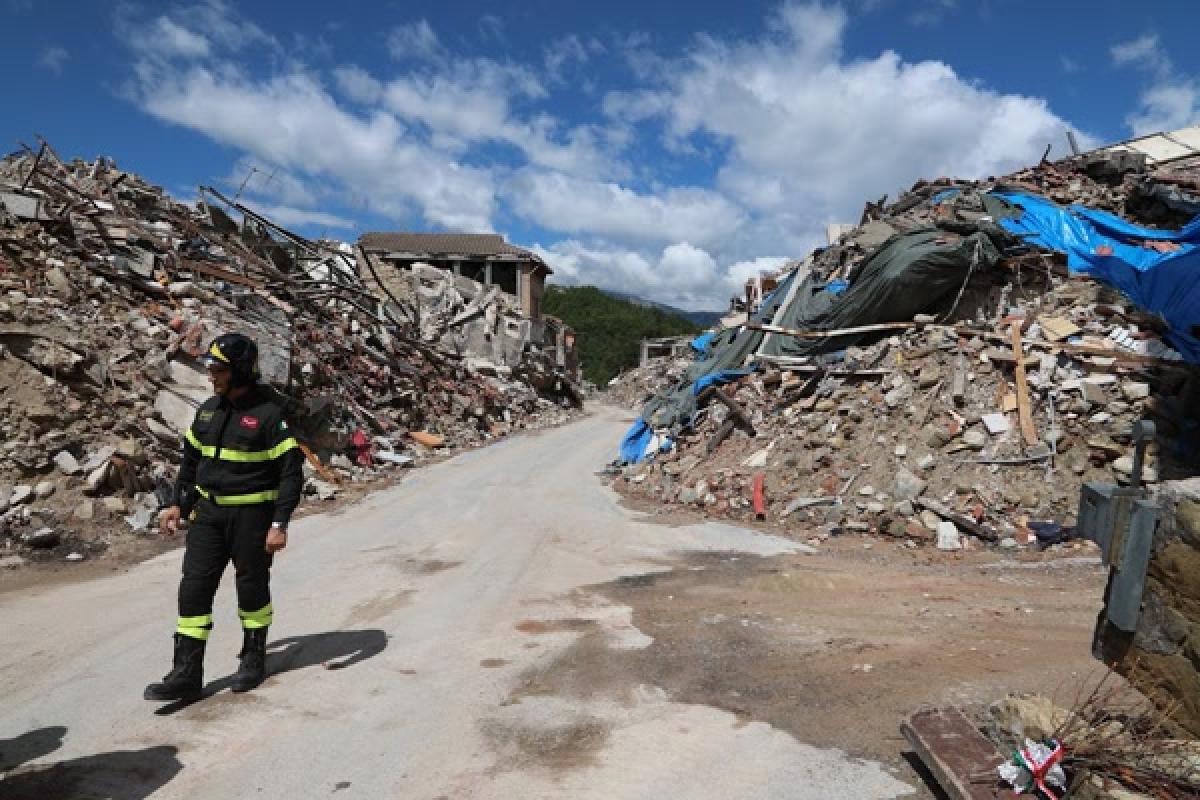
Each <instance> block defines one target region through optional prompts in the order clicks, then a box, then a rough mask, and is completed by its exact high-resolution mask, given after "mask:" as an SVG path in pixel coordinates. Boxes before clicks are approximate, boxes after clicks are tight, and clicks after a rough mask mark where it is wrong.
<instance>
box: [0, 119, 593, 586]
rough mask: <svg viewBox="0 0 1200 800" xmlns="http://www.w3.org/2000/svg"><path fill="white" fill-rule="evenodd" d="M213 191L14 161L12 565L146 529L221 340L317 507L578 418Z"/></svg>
mask: <svg viewBox="0 0 1200 800" xmlns="http://www.w3.org/2000/svg"><path fill="white" fill-rule="evenodd" d="M201 197H202V199H201V200H200V201H198V202H197V203H196V205H195V206H194V207H193V206H188V205H185V204H182V203H179V202H177V201H175V200H173V199H172V198H170V197H169V196H167V195H166V194H165V193H164V192H163V190H162V189H161V188H159V187H156V186H152V185H150V184H148V183H147V182H145V181H143V180H142V179H141V178H139V177H138V176H136V175H134V174H131V173H128V172H123V171H121V170H119V169H118V168H117V167H116V165H115V164H113V163H112V162H111V161H110V160H108V159H105V158H99V159H97V160H95V161H93V162H84V161H79V160H75V161H71V162H64V161H62V160H60V159H59V158H58V157H57V156H56V155H55V153H54V151H53V149H51V148H50V147H49V145H47V144H46V143H44V142H43V143H42V145H41V147H40V149H39V150H37V151H36V152H33V151H32V150H29V151H26V152H22V153H18V154H15V155H13V156H10V157H8V158H6V159H5V160H3V161H2V162H0V442H2V444H0V450H2V451H3V452H2V455H3V458H0V544H2V545H3V546H4V548H5V550H0V556H2V557H3V558H4V559H5V560H4V561H3V562H0V563H2V564H5V565H14V564H17V563H20V561H21V559H22V555H21V554H20V553H18V552H17V551H18V550H20V551H21V553H25V552H26V551H27V550H28V549H30V548H33V549H36V550H39V551H47V552H49V551H53V553H54V554H55V555H61V554H62V553H63V551H66V550H71V551H74V552H73V553H72V556H73V557H74V558H82V557H83V556H84V555H85V554H86V553H87V552H89V551H90V550H95V549H100V548H102V547H103V546H104V543H103V542H102V541H100V540H99V539H98V538H97V537H103V536H104V535H105V534H106V533H111V532H112V530H109V528H110V527H111V528H112V529H113V530H119V529H121V528H123V527H126V526H124V525H114V526H106V525H102V524H100V523H101V522H102V521H103V520H106V519H107V520H115V519H118V518H123V519H124V521H125V522H126V523H128V526H127V527H129V528H133V529H134V530H139V531H140V530H147V529H148V528H149V527H150V526H151V524H152V522H153V519H154V517H155V515H156V512H157V510H158V508H159V506H160V503H161V502H162V500H163V499H164V498H165V497H167V490H168V487H169V485H170V481H171V480H172V476H173V474H174V469H173V464H175V463H176V462H177V460H178V457H179V452H178V451H179V447H180V444H179V443H180V433H181V432H182V430H184V429H185V428H186V426H187V425H189V424H190V422H191V417H192V414H193V411H194V408H195V407H196V405H198V404H199V403H200V402H202V401H203V400H204V399H205V398H206V397H207V396H208V394H209V389H208V384H207V380H206V377H205V374H204V372H203V370H202V368H201V367H200V366H199V364H198V361H197V357H198V356H199V355H200V354H201V351H202V349H203V348H204V347H205V346H207V343H208V341H209V340H210V339H211V338H212V337H213V336H215V335H216V334H217V333H220V332H222V331H225V330H238V331H242V332H244V333H247V334H249V335H251V336H252V337H254V338H255V339H256V340H257V341H258V343H259V347H260V351H261V358H260V368H261V371H262V373H263V377H264V379H265V380H266V381H267V382H269V383H270V384H271V385H272V386H274V387H275V388H276V390H277V391H278V392H280V394H281V395H282V396H283V397H284V398H285V399H286V402H287V404H288V407H289V410H290V416H291V419H292V420H293V421H294V423H295V425H294V427H296V428H297V429H298V431H299V433H300V436H299V438H301V440H302V442H303V443H304V445H305V446H306V448H307V449H308V450H309V451H310V453H311V454H312V455H311V456H310V457H309V466H308V467H307V470H308V472H309V482H308V491H309V492H310V493H316V494H317V495H318V496H319V497H321V498H326V497H331V496H332V495H333V494H335V493H336V491H337V485H338V484H339V483H342V482H344V481H346V480H352V481H364V480H368V479H370V478H372V477H374V476H378V475H381V474H384V473H385V472H387V471H389V470H392V469H395V468H398V467H402V466H406V465H409V464H413V463H418V462H420V461H422V460H425V459H427V458H430V457H433V456H434V455H435V454H436V453H438V452H444V451H447V450H451V449H455V448H461V447H469V446H474V445H478V444H481V443H484V442H486V441H488V440H491V439H494V438H496V437H500V436H504V435H507V434H509V433H511V432H515V431H518V430H521V429H524V428H535V427H541V426H546V425H552V424H557V423H559V422H561V421H563V420H564V419H566V418H567V417H568V416H569V414H570V409H571V407H572V406H573V405H575V404H576V399H575V397H574V396H573V395H572V394H571V393H570V392H569V391H567V390H566V389H564V386H565V387H568V388H569V386H570V384H569V381H566V380H565V379H561V376H556V375H555V374H554V367H553V365H552V364H548V363H547V359H546V358H545V357H544V356H543V354H542V353H540V352H538V351H537V350H536V349H532V350H531V352H529V353H527V354H526V356H527V357H526V358H525V359H524V360H522V361H520V362H519V363H518V364H517V365H516V366H515V367H511V368H510V367H505V368H495V367H492V366H491V365H489V364H488V363H487V362H486V361H480V360H473V359H471V358H468V357H466V356H465V355H464V354H463V353H460V352H455V351H453V350H449V349H446V348H445V347H443V346H442V345H441V344H440V343H439V342H435V341H431V338H432V337H430V336H427V335H423V332H425V331H428V330H429V329H430V327H431V325H432V324H433V323H431V322H430V321H429V320H427V319H425V318H424V317H423V316H422V314H421V309H420V307H419V304H417V305H409V306H406V305H401V304H398V303H397V302H396V301H395V298H389V297H387V296H385V295H383V294H382V293H380V292H379V291H378V290H377V289H375V288H373V287H371V286H370V284H369V283H368V282H367V279H366V278H364V276H363V275H362V274H361V272H360V259H359V258H358V257H357V256H356V253H355V251H354V248H352V247H351V246H350V245H346V244H342V243H337V242H327V241H311V240H308V239H305V238H304V237H301V236H299V235H296V234H295V233H292V232H290V231H288V230H286V229H284V228H282V227H280V226H278V225H276V224H274V223H273V222H272V221H271V220H269V219H268V218H266V217H264V216H262V215H260V214H257V213H255V212H254V211H253V210H252V209H250V208H248V207H246V206H244V205H242V204H240V203H238V202H236V201H234V200H228V199H226V198H225V197H223V196H222V195H221V194H220V193H219V192H217V191H216V190H214V189H209V188H202V189H201ZM238 217H240V220H241V221H240V222H239V221H236V220H237V218H238ZM476 308H477V310H478V311H479V312H480V313H489V312H488V308H487V306H486V304H484V303H479V304H477V306H476ZM438 324H439V325H441V327H442V329H443V332H444V331H445V330H447V329H450V328H452V327H453V324H452V322H446V321H442V322H439V323H438Z"/></svg>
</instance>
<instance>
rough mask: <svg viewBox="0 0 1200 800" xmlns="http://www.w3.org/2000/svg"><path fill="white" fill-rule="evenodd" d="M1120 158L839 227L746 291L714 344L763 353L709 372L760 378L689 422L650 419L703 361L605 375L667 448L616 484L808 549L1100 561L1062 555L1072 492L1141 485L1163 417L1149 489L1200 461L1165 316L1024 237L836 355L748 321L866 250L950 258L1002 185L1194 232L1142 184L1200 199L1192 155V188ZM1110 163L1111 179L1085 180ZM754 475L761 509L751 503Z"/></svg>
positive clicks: (871, 212)
mask: <svg viewBox="0 0 1200 800" xmlns="http://www.w3.org/2000/svg"><path fill="white" fill-rule="evenodd" d="M1117 160H1118V161H1121V159H1117ZM1126 161H1127V160H1126ZM1126 161H1121V163H1120V164H1115V165H1114V164H1110V163H1109V161H1108V160H1105V159H1104V158H1099V159H1098V160H1096V159H1093V161H1089V162H1088V163H1087V164H1085V163H1084V162H1083V161H1074V162H1073V161H1070V160H1066V161H1062V162H1055V163H1049V162H1043V163H1041V164H1039V165H1037V166H1035V167H1032V168H1029V169H1025V170H1022V171H1020V172H1018V173H1016V174H1014V175H1010V176H1007V177H1005V178H1003V179H997V180H992V181H986V182H977V183H976V182H967V181H955V180H949V179H944V178H943V179H939V180H937V181H932V182H930V181H920V182H918V183H917V184H916V185H914V186H913V187H912V189H911V190H910V191H908V192H905V193H902V195H901V196H900V197H899V198H898V199H897V200H896V201H895V202H894V203H891V204H887V203H886V202H877V203H868V204H867V206H866V207H865V208H864V211H863V216H862V220H861V223H860V224H859V225H857V226H855V225H848V226H837V227H836V229H833V228H831V237H832V238H831V239H830V244H829V246H828V247H823V248H820V249H818V250H816V251H814V252H813V253H812V254H811V255H809V256H808V257H807V258H805V259H803V260H797V261H793V262H790V263H789V264H787V265H786V266H785V267H783V268H782V270H781V271H780V272H778V273H775V274H773V275H764V276H759V278H757V279H752V280H750V281H748V282H747V284H746V293H745V296H742V297H737V298H734V299H733V300H732V301H731V314H730V316H729V317H727V318H726V321H725V323H724V324H723V327H718V328H717V329H716V330H715V331H714V335H713V337H712V338H713V340H716V341H729V342H730V344H729V345H727V351H726V352H728V351H735V352H736V350H737V342H738V341H739V339H738V338H736V337H734V338H732V339H731V338H730V337H728V336H725V334H726V333H728V332H730V331H736V332H737V336H738V337H742V336H743V335H745V336H753V335H754V333H755V331H758V332H760V334H761V335H762V336H763V339H762V340H761V344H759V345H758V346H757V349H753V350H750V351H748V352H747V353H746V354H745V356H744V359H742V360H740V361H738V362H734V361H732V360H729V361H725V360H722V361H720V362H719V369H720V370H727V371H731V372H732V371H734V370H738V369H740V368H746V367H752V368H753V369H752V370H750V371H749V374H744V375H737V374H734V375H730V376H728V377H727V378H724V379H723V381H722V383H723V385H722V386H721V388H720V389H719V390H718V392H714V393H708V394H704V393H699V394H698V396H697V397H696V401H695V412H694V413H692V411H691V408H687V409H686V411H687V413H688V415H689V416H688V418H687V422H686V424H680V423H678V422H676V421H670V422H668V423H662V424H656V423H657V420H658V419H660V417H658V416H656V415H657V414H658V413H659V411H660V410H661V409H662V407H663V405H662V402H663V398H667V402H671V403H673V402H675V401H674V400H672V399H671V398H672V397H673V396H676V394H675V393H679V394H686V393H685V392H681V391H680V387H681V386H683V385H685V384H686V381H687V380H689V379H690V377H689V374H688V370H689V368H690V367H693V365H695V364H696V363H697V360H696V356H695V355H694V354H682V355H681V354H679V352H678V351H676V350H670V351H668V352H667V354H666V355H664V356H662V357H660V358H649V359H648V360H646V362H645V363H644V364H642V365H641V366H639V367H638V368H637V369H633V370H630V371H628V372H625V373H624V374H622V375H621V376H619V377H618V378H616V379H614V381H613V382H612V383H611V384H610V385H609V386H608V387H607V389H606V390H605V396H606V397H607V399H608V400H609V401H610V402H613V403H614V404H618V405H621V406H623V407H625V408H629V409H639V410H642V409H646V411H645V412H644V416H643V419H645V420H646V421H647V424H648V426H649V427H650V428H651V431H652V432H653V433H654V434H655V435H656V436H657V437H658V438H657V439H654V440H653V441H655V442H657V443H661V442H662V441H664V440H667V439H669V441H670V446H669V448H668V449H667V450H666V451H665V452H662V451H660V452H658V453H657V454H656V455H654V456H653V457H652V458H650V459H648V460H643V461H640V462H639V463H627V464H625V463H621V462H619V461H618V462H616V463H614V464H613V465H612V466H611V468H610V469H609V470H608V474H610V475H612V476H614V479H615V483H616V486H617V488H619V489H620V490H621V491H624V492H628V493H630V494H634V495H639V496H641V497H643V498H645V499H649V500H652V501H655V502H659V503H662V504H665V505H668V506H684V507H690V508H693V509H695V510H697V511H699V512H701V513H703V514H704V515H706V516H709V517H714V518H717V519H722V520H731V521H733V522H745V523H754V524H766V525H767V526H769V527H778V528H781V529H785V530H787V531H789V532H790V533H792V535H794V536H796V537H799V538H802V539H804V540H806V541H808V542H809V543H810V544H820V543H821V542H823V541H825V540H827V539H828V538H829V537H830V536H836V535H840V534H849V533H866V534H868V535H870V536H880V537H885V538H887V539H891V540H895V542H896V544H897V545H898V546H901V547H914V546H917V547H925V548H929V549H930V550H933V549H934V548H939V549H942V550H945V551H947V555H946V556H945V557H957V556H953V555H950V554H951V553H952V552H954V551H957V550H959V549H960V548H961V549H970V548H973V547H979V546H989V547H999V548H1003V549H1013V548H1019V549H1021V550H1041V549H1046V548H1052V549H1053V551H1055V552H1057V551H1064V553H1066V552H1068V551H1072V550H1076V549H1087V548H1091V547H1092V545H1091V543H1090V542H1083V541H1070V540H1069V537H1070V534H1071V529H1072V527H1073V525H1074V523H1075V514H1076V510H1077V507H1078V502H1079V496H1080V488H1081V486H1082V485H1083V484H1084V483H1086V482H1105V483H1119V484H1127V483H1129V482H1130V481H1131V480H1132V479H1133V471H1134V469H1133V462H1134V459H1133V446H1132V444H1131V430H1132V428H1133V425H1134V423H1135V422H1137V421H1139V420H1142V419H1151V420H1153V421H1154V422H1155V424H1156V426H1157V431H1158V434H1157V438H1156V440H1155V441H1154V442H1153V443H1151V445H1150V447H1149V449H1148V452H1147V455H1146V462H1145V465H1144V469H1143V473H1142V475H1143V478H1144V479H1146V480H1148V481H1150V482H1152V483H1155V482H1159V481H1164V480H1171V479H1175V478H1182V477H1186V476H1188V475H1192V474H1195V473H1196V471H1197V469H1198V468H1200V467H1198V460H1200V457H1198V456H1197V453H1200V373H1198V372H1197V369H1196V368H1195V366H1193V365H1190V364H1188V363H1185V362H1184V361H1182V360H1181V359H1180V355H1179V354H1178V353H1176V352H1174V351H1172V350H1171V348H1170V347H1169V346H1168V345H1167V343H1166V341H1165V339H1164V338H1163V333H1164V330H1165V328H1164V323H1163V321H1162V320H1160V319H1158V318H1156V317H1154V316H1152V315H1150V314H1147V313H1145V312H1143V311H1141V310H1139V309H1138V308H1137V307H1135V306H1134V305H1133V304H1132V303H1131V302H1130V301H1129V300H1127V299H1126V298H1125V297H1123V296H1122V295H1121V294H1120V293H1119V292H1117V291H1116V290H1114V289H1111V288H1109V287H1107V286H1105V285H1103V284H1100V283H1098V282H1095V281H1092V280H1091V279H1089V278H1087V277H1085V276H1082V275H1071V274H1069V273H1068V270H1067V269H1066V264H1065V257H1063V256H1061V255H1059V254H1056V253H1052V252H1049V251H1041V250H1033V251H1031V250H1030V248H1028V247H1025V248H1022V247H1019V246H1017V245H1020V242H1015V244H1014V245H1013V246H1012V247H1004V248H1002V251H1001V250H997V255H998V256H999V257H998V258H997V259H996V260H995V261H994V263H991V264H989V265H988V266H986V267H985V266H984V265H983V264H982V263H980V264H979V265H978V266H977V267H973V268H971V269H970V270H968V271H966V278H965V279H963V280H962V281H961V286H959V285H955V286H953V287H952V289H953V291H951V292H950V294H949V295H947V296H946V299H945V300H944V301H941V302H940V303H939V304H935V305H934V306H933V307H927V308H923V309H921V310H920V313H916V314H913V315H909V316H907V317H905V318H903V319H895V318H889V317H887V316H886V314H887V310H886V309H883V310H880V311H878V319H873V320H871V322H872V323H873V324H871V325H866V326H865V327H866V328H867V330H866V331H859V330H850V331H842V332H841V335H842V336H843V339H840V340H837V341H839V342H842V341H849V343H848V344H845V345H843V346H839V347H836V348H826V349H824V350H821V349H817V348H813V350H812V351H808V353H806V354H804V355H788V354H785V355H780V354H779V350H780V348H774V349H772V348H771V347H769V345H770V344H771V338H772V337H775V341H776V342H778V341H779V340H781V339H786V340H787V341H789V342H798V343H803V342H805V341H808V340H813V339H819V338H821V337H826V338H836V337H834V336H833V333H832V332H830V331H828V330H825V329H822V330H821V331H816V330H804V329H803V325H801V329H789V328H774V329H772V327H771V326H766V327H760V328H757V329H756V328H754V327H753V324H754V323H753V320H752V319H751V320H748V315H751V316H752V315H754V314H755V313H756V312H757V311H758V310H759V304H760V303H762V302H764V299H765V297H767V296H768V295H769V294H770V292H771V291H773V290H774V289H775V288H776V287H784V286H785V285H790V286H792V287H796V286H810V285H812V286H816V287H823V286H826V285H828V284H830V283H832V282H834V281H846V282H850V283H852V282H853V280H854V279H855V276H856V275H858V274H861V272H862V270H863V268H864V265H865V264H867V263H868V262H869V260H870V259H871V258H872V256H874V255H876V254H878V253H881V252H884V251H885V250H886V249H887V248H889V247H891V246H893V245H894V244H895V243H896V242H897V241H899V239H898V237H903V236H905V235H908V234H911V233H912V232H924V231H932V233H930V234H929V235H931V236H936V237H938V238H937V240H936V243H937V244H938V245H939V246H942V245H945V246H953V245H954V243H955V242H959V241H962V240H964V237H970V236H978V235H979V234H980V231H982V230H992V228H994V227H995V222H994V220H993V219H992V218H991V217H990V216H988V213H987V209H986V208H985V204H984V199H983V197H984V194H985V192H986V190H988V189H990V188H993V187H995V186H1001V185H1002V186H1006V187H1014V188H1016V189H1022V190H1025V191H1029V192H1034V193H1037V194H1040V195H1042V196H1045V197H1048V198H1050V199H1051V200H1053V201H1055V202H1058V203H1063V204H1068V203H1078V204H1081V205H1084V206H1088V207H1091V208H1096V209H1103V210H1106V211H1110V212H1112V213H1115V214H1119V215H1122V216H1123V217H1125V218H1126V219H1129V220H1132V221H1134V222H1137V223H1139V224H1142V225H1148V226H1162V227H1171V228H1178V227H1180V226H1181V225H1182V224H1184V223H1186V222H1187V221H1188V220H1189V219H1190V217H1189V216H1187V214H1184V213H1182V212H1176V211H1173V210H1172V206H1170V205H1169V204H1164V203H1162V202H1158V201H1157V200H1154V198H1155V197H1158V195H1156V194H1154V193H1153V192H1150V193H1148V189H1147V187H1149V186H1152V185H1157V184H1163V182H1166V183H1169V184H1170V185H1172V186H1175V187H1177V188H1178V189H1179V190H1180V191H1183V192H1185V193H1189V192H1190V193H1192V195H1193V196H1195V197H1200V168H1198V167H1200V159H1194V160H1193V162H1195V163H1192V162H1189V163H1192V167H1191V170H1192V172H1190V173H1187V174H1186V175H1185V174H1183V170H1184V166H1185V165H1183V164H1182V163H1181V162H1180V163H1172V164H1171V165H1170V166H1169V169H1168V168H1166V167H1164V168H1152V167H1150V166H1147V165H1146V164H1145V163H1140V164H1139V163H1134V162H1128V163H1126ZM1102 164H1104V165H1108V166H1109V167H1112V169H1113V170H1116V171H1115V172H1114V173H1113V174H1108V173H1104V177H1100V178H1098V177H1095V175H1096V174H1098V173H1097V170H1099V169H1100V167H1099V166H1097V165H1102ZM1089 165H1090V166H1089ZM1106 168H1107V167H1106ZM1101 171H1103V170H1101ZM1156 182H1157V184H1156ZM947 190H955V191H952V192H950V191H947ZM935 198H936V200H935ZM995 235H996V236H997V237H998V238H1001V239H1003V236H1004V235H1005V234H1004V233H1003V232H999V233H996V234H995ZM1152 244H1156V243H1154V242H1148V243H1147V245H1146V246H1147V247H1150V246H1151V245H1152ZM1159 244H1161V243H1159ZM1156 246H1157V245H1156ZM793 274H794V275H795V279H794V280H792V281H791V283H790V284H789V283H788V281H789V278H790V276H792V275H793ZM783 302H784V304H785V305H786V303H787V300H786V299H785V300H784V301H783ZM871 313H876V312H875V311H874V310H872V312H871ZM874 323H878V324H874ZM722 337H724V338H722ZM1014 337H1015V338H1014ZM742 341H744V339H743V340H742ZM786 352H791V353H796V352H801V353H805V352H806V351H803V350H802V349H801V348H800V347H797V348H795V349H793V350H789V351H786ZM706 355H707V356H709V357H713V358H723V357H724V356H721V355H718V356H712V355H711V353H710V354H706ZM701 357H702V358H703V357H705V356H701ZM739 358H740V356H739ZM693 374H696V373H693ZM713 400H720V401H721V402H712V401H713ZM735 409H737V410H738V413H737V414H735V413H734V410H735ZM667 419H670V418H669V417H668V418H667ZM759 476H761V485H762V487H763V495H764V505H765V513H763V514H758V513H756V512H755V510H754V508H753V496H754V486H755V484H756V478H757V477H759ZM701 485H703V486H704V487H705V489H704V491H703V492H701V491H700V490H699V488H697V487H699V486H701ZM868 489H869V490H870V491H868ZM1047 523H1054V524H1055V525H1058V526H1061V528H1062V529H1065V531H1066V534H1065V535H1062V536H1060V535H1058V534H1053V533H1046V531H1054V530H1058V529H1057V528H1055V527H1054V525H1047ZM1038 530H1042V531H1043V535H1042V538H1039V535H1038Z"/></svg>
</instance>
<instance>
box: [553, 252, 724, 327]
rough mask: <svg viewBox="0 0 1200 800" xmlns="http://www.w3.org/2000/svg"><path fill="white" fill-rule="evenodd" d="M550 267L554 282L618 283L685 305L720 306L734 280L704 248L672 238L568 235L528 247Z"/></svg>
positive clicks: (641, 293) (603, 285) (624, 288)
mask: <svg viewBox="0 0 1200 800" xmlns="http://www.w3.org/2000/svg"><path fill="white" fill-rule="evenodd" d="M531 249H532V250H533V251H534V252H536V253H537V254H538V255H539V256H541V257H542V259H544V260H545V261H546V263H547V264H549V265H550V266H551V267H553V268H554V271H555V275H554V278H555V280H556V281H557V282H559V283H565V284H571V285H590V286H598V287H600V288H602V289H619V290H621V291H625V292H632V293H633V294H636V295H639V296H641V297H646V298H649V299H653V300H656V301H658V302H660V303H666V304H668V305H673V306H676V307H678V308H683V309H686V310H699V309H710V310H711V309H721V308H724V307H725V306H726V305H727V303H728V299H729V297H730V296H731V295H734V294H740V293H741V287H740V282H739V281H735V280H732V279H730V278H729V276H728V275H726V274H724V273H723V271H722V270H721V269H720V267H719V266H718V265H717V262H716V260H715V259H714V258H713V256H712V255H711V254H709V253H708V252H707V251H705V250H703V249H701V248H698V247H695V246H693V245H691V244H688V243H687V242H676V243H674V244H671V245H668V246H667V247H665V248H663V249H662V250H661V251H658V252H642V251H638V250H631V249H627V248H623V247H620V246H617V245H611V244H603V243H602V244H596V245H587V244H584V243H583V242H580V241H578V240H576V239H568V240H565V241H562V242H558V243H556V244H553V245H550V246H549V247H543V246H540V245H534V246H533V247H532V248H531Z"/></svg>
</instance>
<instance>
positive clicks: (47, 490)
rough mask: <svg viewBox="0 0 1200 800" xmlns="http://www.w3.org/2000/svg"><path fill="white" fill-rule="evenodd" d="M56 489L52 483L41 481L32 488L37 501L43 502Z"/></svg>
mask: <svg viewBox="0 0 1200 800" xmlns="http://www.w3.org/2000/svg"><path fill="white" fill-rule="evenodd" d="M57 489H58V486H56V485H55V483H54V481H42V482H41V483H39V484H38V485H37V486H35V487H33V494H34V496H35V497H37V499H38V500H45V499H46V498H47V497H49V496H50V495H52V494H54V492H55V491H56V490H57Z"/></svg>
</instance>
